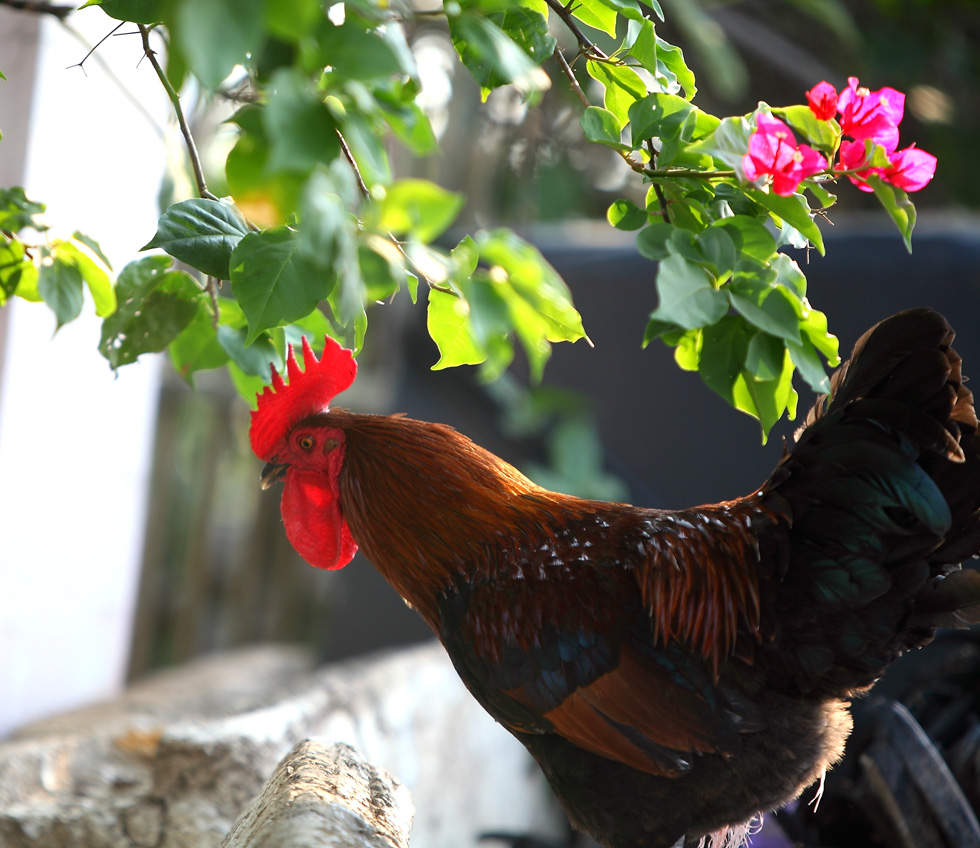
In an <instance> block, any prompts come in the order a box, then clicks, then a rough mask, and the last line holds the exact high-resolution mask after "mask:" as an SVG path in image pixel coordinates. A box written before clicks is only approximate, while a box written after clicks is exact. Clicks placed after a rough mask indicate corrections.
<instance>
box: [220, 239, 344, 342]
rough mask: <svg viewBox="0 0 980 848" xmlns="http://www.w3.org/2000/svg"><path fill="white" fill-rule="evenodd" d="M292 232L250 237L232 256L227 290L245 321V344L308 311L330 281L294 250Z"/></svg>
mask: <svg viewBox="0 0 980 848" xmlns="http://www.w3.org/2000/svg"><path fill="white" fill-rule="evenodd" d="M298 248H299V238H298V236H297V233H296V231H295V230H293V229H290V228H289V227H285V226H278V227H270V228H269V229H267V230H263V231H262V232H259V233H249V234H248V235H247V236H245V238H243V239H242V240H241V242H239V244H238V247H236V248H235V250H234V252H233V253H232V255H231V290H232V293H233V294H234V295H235V298H236V299H237V300H238V303H239V305H240V306H241V308H242V311H243V312H244V313H245V317H246V318H247V319H248V335H247V336H246V339H245V343H246V344H251V343H252V342H253V341H254V340H255V339H256V338H258V336H259V334H260V333H261V332H262V331H263V330H268V329H270V328H272V327H278V326H280V325H282V324H289V323H291V322H292V321H296V320H298V319H299V318H302V317H304V316H306V315H309V313H310V312H312V311H313V310H314V309H315V308H316V305H317V304H318V303H319V302H320V301H321V300H323V299H324V298H325V297H326V296H327V294H328V292H329V289H330V285H331V284H332V283H333V280H330V279H328V280H324V278H323V276H322V274H321V272H320V271H319V269H318V268H317V267H316V265H315V264H314V263H313V262H312V261H310V260H309V259H307V258H305V257H304V256H302V255H301V254H300V253H299V252H298Z"/></svg>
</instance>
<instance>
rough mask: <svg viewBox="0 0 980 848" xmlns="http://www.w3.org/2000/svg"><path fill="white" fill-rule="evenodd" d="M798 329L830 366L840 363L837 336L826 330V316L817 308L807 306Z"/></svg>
mask: <svg viewBox="0 0 980 848" xmlns="http://www.w3.org/2000/svg"><path fill="white" fill-rule="evenodd" d="M800 330H801V331H802V332H803V333H804V335H805V336H806V337H807V338H808V339H809V340H810V344H812V345H813V346H814V347H815V348H816V349H817V350H818V351H819V352H820V353H822V354H823V355H824V358H825V359H826V360H827V364H828V365H830V366H831V367H836V366H837V365H840V353H839V344H840V343H839V342H838V340H837V336H834V335H831V334H830V333H828V332H827V316H826V315H824V313H823V312H820V311H819V310H817V309H811V308H807V309H806V311H805V312H804V314H803V320H802V321H801V322H800Z"/></svg>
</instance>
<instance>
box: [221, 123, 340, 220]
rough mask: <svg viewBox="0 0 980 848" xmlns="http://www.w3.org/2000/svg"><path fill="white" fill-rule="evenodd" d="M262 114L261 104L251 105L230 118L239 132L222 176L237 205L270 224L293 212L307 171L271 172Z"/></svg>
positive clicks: (250, 215) (252, 217)
mask: <svg viewBox="0 0 980 848" xmlns="http://www.w3.org/2000/svg"><path fill="white" fill-rule="evenodd" d="M264 114H265V108H264V107H261V106H252V105H250V106H243V107H242V108H241V109H239V110H238V111H237V112H236V113H235V114H234V116H233V117H232V118H230V119H229V120H230V121H232V122H234V123H236V124H238V125H239V127H241V132H240V133H239V136H238V141H237V142H236V144H235V146H234V147H233V148H232V149H231V152H230V153H229V154H228V158H227V159H226V161H225V177H226V178H227V180H228V190H229V191H230V192H231V193H232V194H233V195H234V197H235V202H236V204H237V205H238V207H239V208H240V209H242V210H243V211H244V212H245V214H246V215H247V216H248V217H249V218H250V219H251V220H253V221H256V222H257V223H259V224H262V225H265V226H270V225H272V224H278V223H282V222H283V221H285V220H286V217H287V216H288V215H289V214H292V213H293V212H294V211H295V209H296V208H297V205H298V203H299V196H300V193H301V192H302V189H303V186H304V184H305V180H306V178H307V176H308V173H283V172H275V173H274V172H272V171H271V169H270V168H269V167H268V164H269V155H270V151H269V140H268V138H266V133H265V127H264V126H263V116H264ZM338 146H339V142H338Z"/></svg>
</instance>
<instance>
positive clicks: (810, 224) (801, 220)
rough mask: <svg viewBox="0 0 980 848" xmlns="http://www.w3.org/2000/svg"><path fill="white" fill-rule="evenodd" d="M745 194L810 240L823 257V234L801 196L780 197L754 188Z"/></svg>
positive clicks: (748, 189)
mask: <svg viewBox="0 0 980 848" xmlns="http://www.w3.org/2000/svg"><path fill="white" fill-rule="evenodd" d="M745 193H746V194H747V195H748V196H749V197H751V198H752V199H753V200H754V201H755V202H756V203H758V204H759V205H760V206H764V207H765V208H766V209H768V210H769V211H770V212H771V213H773V215H775V216H777V217H778V218H780V219H782V220H783V221H786V222H787V223H788V224H790V226H793V227H795V228H796V229H797V230H799V231H800V232H801V233H802V234H803V235H804V236H805V237H806V238H808V239H809V240H810V242H811V243H812V244H813V246H814V247H815V248H816V249H817V251H818V252H819V253H820V255H821V256H823V255H824V252H825V251H824V246H823V233H821V232H820V227H819V226H817V223H816V221H815V220H814V217H813V213H812V211H811V210H810V207H809V206H808V205H807V202H806V198H805V197H804V196H803V195H801V194H793V195H790V196H789V197H782V196H781V195H778V194H776V193H775V192H767V191H762V190H761V189H756V188H747V189H746V190H745Z"/></svg>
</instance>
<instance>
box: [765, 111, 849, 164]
mask: <svg viewBox="0 0 980 848" xmlns="http://www.w3.org/2000/svg"><path fill="white" fill-rule="evenodd" d="M772 113H773V115H776V116H778V117H781V118H782V119H783V120H785V121H786V123H787V124H789V125H790V126H791V127H792V128H793V129H794V130H795V131H796V132H798V133H800V135H802V136H804V138H805V139H806V140H807V141H809V142H810V144H812V145H813V146H815V147H819V148H820V149H821V150H824V151H825V152H829V153H833V152H835V151H836V150H837V146H838V145H839V144H840V137H841V131H840V124H838V123H837V121H835V120H834V119H833V118H831V119H830V120H829V121H821V120H820V119H819V118H817V116H816V115H814V114H813V111H812V110H811V109H810V107H809V106H805V105H803V104H796V105H795V106H785V107H783V108H776V109H773V110H772Z"/></svg>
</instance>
